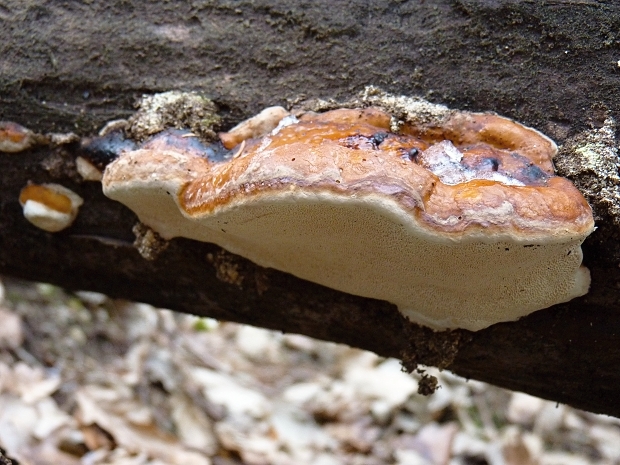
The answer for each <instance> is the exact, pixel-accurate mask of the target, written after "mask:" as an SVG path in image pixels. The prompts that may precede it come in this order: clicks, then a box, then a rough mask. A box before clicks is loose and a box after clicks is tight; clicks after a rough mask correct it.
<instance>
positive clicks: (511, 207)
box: [103, 107, 594, 331]
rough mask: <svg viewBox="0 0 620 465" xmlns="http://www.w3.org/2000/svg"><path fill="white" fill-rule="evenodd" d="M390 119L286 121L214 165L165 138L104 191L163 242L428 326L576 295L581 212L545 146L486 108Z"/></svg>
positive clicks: (129, 155)
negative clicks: (380, 303)
mask: <svg viewBox="0 0 620 465" xmlns="http://www.w3.org/2000/svg"><path fill="white" fill-rule="evenodd" d="M442 108H445V107H442ZM394 122H395V121H394V117H393V116H392V115H390V114H389V113H387V112H386V111H384V110H382V109H379V108H375V107H369V108H365V109H337V110H332V111H328V112H325V113H320V114H317V113H310V112H309V113H306V114H304V115H302V116H300V117H299V119H296V118H295V117H293V116H288V117H286V118H285V119H284V120H282V121H281V122H280V125H279V126H278V127H277V128H275V129H274V130H273V131H271V132H270V133H269V134H267V135H264V136H263V137H257V138H254V139H248V140H244V141H243V142H242V143H241V144H240V145H239V146H238V147H236V148H234V149H233V150H232V151H231V154H234V156H232V155H231V156H228V157H223V158H221V159H218V160H215V159H213V158H210V157H208V156H204V155H202V154H200V153H199V151H197V150H195V149H193V148H192V149H185V148H183V147H186V145H187V144H186V145H183V144H180V143H178V140H175V139H174V138H175V137H177V136H175V135H174V134H173V133H168V134H166V135H162V136H160V137H156V138H155V139H153V140H151V141H150V142H147V143H146V144H145V145H144V146H142V147H141V148H138V149H136V150H133V151H128V152H125V153H123V154H122V155H121V156H120V157H119V158H118V159H116V160H115V161H114V162H113V163H111V164H110V165H109V166H108V167H107V168H106V170H105V173H104V177H103V189H104V193H105V195H107V196H108V197H110V198H112V199H115V200H118V201H120V202H122V203H124V204H125V205H126V206H128V207H129V208H130V209H132V210H133V211H134V212H135V213H136V214H137V215H138V217H139V219H140V221H142V222H143V223H145V224H146V225H148V226H150V227H151V228H153V229H154V230H155V231H157V232H158V233H159V234H160V235H161V236H162V237H164V238H173V237H179V236H181V237H186V238H191V239H195V240H199V241H206V242H212V243H215V244H218V245H220V246H221V247H223V248H225V249H227V250H229V251H230V252H232V253H235V254H238V255H241V256H244V257H246V258H248V259H250V260H252V261H253V262H255V263H257V264H259V265H261V266H264V267H272V268H275V269H278V270H281V271H285V272H288V273H292V274H293V275H295V276H298V277H300V278H302V279H306V280H309V281H313V282H316V283H319V284H322V285H325V286H328V287H331V288H334V289H337V290H340V291H344V292H348V293H351V294H355V295H360V296H364V297H371V298H376V299H383V300H387V301H389V302H392V303H394V304H396V305H397V306H398V309H399V310H400V311H401V312H402V313H403V314H404V315H405V316H407V317H408V318H410V319H411V320H412V321H414V322H416V323H419V324H423V325H427V326H429V327H431V328H433V329H435V330H443V329H448V328H465V329H468V330H472V331H476V330H480V329H482V328H485V327H487V326H489V325H492V324H494V323H497V322H501V321H511V320H515V319H517V318H519V317H521V316H524V315H527V314H529V313H531V312H533V311H536V310H540V309H543V308H546V307H549V306H552V305H554V304H557V303H560V302H565V301H568V300H570V299H572V298H574V297H577V296H581V295H584V294H586V293H587V292H588V287H589V283H590V276H589V272H588V270H587V269H586V268H585V267H583V266H582V265H581V262H582V251H581V243H582V242H583V240H584V239H585V238H586V237H587V236H588V234H590V233H591V232H592V231H593V228H594V222H593V217H592V212H591V209H590V207H589V205H588V204H587V202H586V201H585V199H584V198H583V196H582V195H581V193H580V192H579V191H578V190H577V189H576V188H575V187H574V186H573V185H572V184H571V183H570V181H568V180H566V179H564V178H561V177H557V176H554V174H553V165H552V158H553V156H554V154H555V152H556V150H557V149H556V146H555V144H554V143H553V141H551V140H550V139H548V138H547V137H545V136H544V135H542V134H540V133H538V132H537V131H535V130H533V129H531V128H527V127H524V126H522V125H520V124H518V123H515V122H513V121H511V120H509V119H507V118H503V117H499V116H496V115H489V114H474V113H464V112H456V111H445V112H443V113H442V114H441V115H440V117H438V118H434V119H431V120H429V121H428V122H426V123H421V124H413V123H410V122H407V121H404V122H403V121H401V122H399V124H398V125H395V124H394Z"/></svg>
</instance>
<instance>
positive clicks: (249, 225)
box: [104, 182, 590, 331]
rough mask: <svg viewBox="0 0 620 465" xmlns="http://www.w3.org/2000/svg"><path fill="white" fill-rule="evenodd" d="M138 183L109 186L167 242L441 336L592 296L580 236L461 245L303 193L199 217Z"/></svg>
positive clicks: (377, 204) (364, 208)
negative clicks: (209, 250)
mask: <svg viewBox="0 0 620 465" xmlns="http://www.w3.org/2000/svg"><path fill="white" fill-rule="evenodd" d="M138 184H140V183H126V184H123V183H118V184H115V185H112V186H107V187H106V195H108V196H109V197H111V198H113V199H116V200H119V201H121V202H123V203H124V204H126V205H127V206H128V207H129V208H131V209H132V210H133V211H135V212H136V213H137V214H138V216H139V217H140V219H141V221H143V222H144V223H145V224H147V225H149V226H151V227H152V228H153V229H155V230H156V231H158V232H159V233H160V234H162V235H163V236H164V237H168V238H169V237H175V236H183V237H187V238H191V239H196V240H200V241H205V242H213V243H216V244H218V245H220V246H222V247H224V248H225V249H227V250H229V251H230V252H233V253H236V254H238V255H241V256H244V257H246V258H248V259H250V260H252V261H254V262H255V263H257V264H259V265H261V266H265V267H272V268H275V269H278V270H281V271H285V272H288V273H292V274H293V275H295V276H298V277H300V278H302V279H306V280H309V281H313V282H316V283H319V284H323V285H325V286H328V287H331V288H334V289H337V290H340V291H344V292H348V293H351V294H355V295H360V296H364V297H372V298H376V299H382V300H387V301H389V302H392V303H394V304H396V305H397V306H398V308H399V310H400V311H401V312H402V313H403V314H404V315H406V316H407V317H409V318H410V319H411V320H413V321H415V322H418V323H421V324H424V325H427V326H430V327H431V328H434V329H438V330H440V329H446V328H465V329H469V330H474V331H476V330H479V329H482V328H485V327H487V326H489V325H491V324H494V323H497V322H500V321H509V320H515V319H517V318H519V317H521V316H523V315H527V314H529V313H531V312H533V311H535V310H539V309H542V308H546V307H549V306H551V305H554V304H557V303H560V302H565V301H568V300H570V299H572V298H574V297H577V296H580V295H583V294H585V293H586V292H587V291H588V286H589V282H590V278H589V273H588V270H587V269H586V268H584V267H580V265H581V260H582V253H581V247H580V245H581V241H582V240H583V238H580V237H579V238H574V239H572V240H570V239H567V240H566V241H564V242H558V240H557V239H556V240H555V241H549V240H547V241H543V240H539V241H538V242H522V241H521V242H519V241H516V240H511V239H510V237H509V236H506V237H502V238H497V237H496V238H493V237H481V236H477V237H476V238H467V237H465V238H463V239H460V240H452V239H450V238H446V237H445V236H444V237H441V236H440V237H438V236H436V235H433V234H432V233H431V232H429V231H428V229H423V228H422V227H421V226H420V225H419V224H418V223H417V222H416V220H415V218H413V217H412V216H411V215H409V214H408V213H407V212H405V211H403V210H402V209H401V208H400V206H399V205H398V204H397V203H396V202H395V201H394V200H392V199H391V198H388V197H383V196H379V195H368V196H364V197H351V196H344V195H336V194H334V193H325V192H323V193H308V192H306V191H302V190H299V189H293V188H292V189H291V190H290V191H287V192H281V193H269V194H262V195H254V196H253V197H252V198H251V200H250V201H248V200H244V201H239V202H237V203H236V204H235V203H233V204H232V205H228V206H226V207H224V208H220V209H219V210H216V212H215V213H213V214H208V215H204V216H203V217H201V218H192V217H189V216H188V215H186V214H182V213H181V212H180V211H179V209H178V208H177V206H176V203H175V201H174V198H175V197H176V195H175V193H174V189H172V187H173V186H172V185H163V184H162V185H158V183H157V182H150V183H149V182H145V183H144V184H142V185H138ZM164 184H166V183H164ZM104 185H105V183H104ZM168 192H171V193H172V195H169V194H168ZM205 266H207V265H205Z"/></svg>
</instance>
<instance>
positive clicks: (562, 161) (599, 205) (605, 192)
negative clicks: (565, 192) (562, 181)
mask: <svg viewBox="0 0 620 465" xmlns="http://www.w3.org/2000/svg"><path fill="white" fill-rule="evenodd" d="M615 134H616V122H615V120H614V119H613V118H612V117H608V118H607V119H606V120H605V122H604V124H603V126H602V127H600V128H596V129H590V130H587V131H584V132H582V133H580V134H577V135H576V136H575V137H573V138H571V139H569V140H568V141H566V143H564V144H563V145H562V146H561V147H560V150H559V152H558V155H557V157H556V159H555V165H556V168H557V171H558V173H559V174H560V175H561V176H564V177H567V178H568V179H570V180H571V181H573V183H574V184H575V185H576V186H577V188H578V189H579V190H580V191H581V192H582V193H583V195H584V196H585V198H586V199H587V200H588V202H589V203H590V205H591V206H592V209H593V212H594V219H595V220H597V221H598V220H601V219H603V218H608V217H609V218H610V219H611V221H612V222H613V224H614V225H615V226H619V227H620V175H619V173H618V170H619V169H620V159H619V158H618V155H619V154H618V147H617V145H616V137H615Z"/></svg>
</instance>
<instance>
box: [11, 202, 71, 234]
mask: <svg viewBox="0 0 620 465" xmlns="http://www.w3.org/2000/svg"><path fill="white" fill-rule="evenodd" d="M22 209H23V213H24V217H25V218H26V219H27V220H28V221H29V222H30V223H32V224H33V225H35V226H36V227H37V228H40V229H43V230H45V231H48V232H58V231H61V230H63V229H65V228H68V227H69V226H71V223H73V220H74V219H75V215H72V214H70V213H62V212H59V211H56V210H53V209H51V208H49V207H48V206H47V205H45V204H42V203H41V202H36V201H34V200H27V201H26V203H24V205H23V207H22Z"/></svg>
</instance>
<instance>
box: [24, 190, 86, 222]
mask: <svg viewBox="0 0 620 465" xmlns="http://www.w3.org/2000/svg"><path fill="white" fill-rule="evenodd" d="M19 203H20V205H21V206H22V209H23V212H24V217H25V218H26V219H27V220H28V221H29V222H30V223H32V224H33V225H35V226H36V227H37V228H40V229H43V230H45V231H48V232H58V231H62V230H63V229H66V228H68V227H69V226H71V224H72V223H73V221H74V220H75V218H76V216H77V214H78V209H79V207H80V206H81V205H82V203H84V201H83V199H82V197H80V196H79V195H77V194H76V193H75V192H73V191H72V190H70V189H67V188H66V187H64V186H61V185H59V184H28V185H27V186H26V187H24V188H23V189H22V190H21V192H20V194H19Z"/></svg>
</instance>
